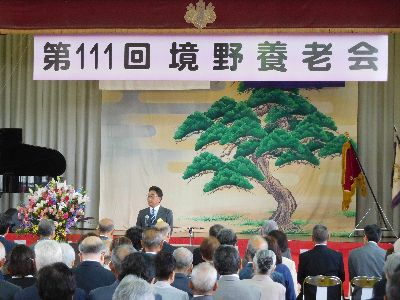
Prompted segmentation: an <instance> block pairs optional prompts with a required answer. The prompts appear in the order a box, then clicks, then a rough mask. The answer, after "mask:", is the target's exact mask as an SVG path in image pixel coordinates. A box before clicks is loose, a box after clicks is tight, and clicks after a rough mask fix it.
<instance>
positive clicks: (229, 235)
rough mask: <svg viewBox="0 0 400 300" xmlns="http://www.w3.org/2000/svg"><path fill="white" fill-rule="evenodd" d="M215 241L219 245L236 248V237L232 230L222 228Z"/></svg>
mask: <svg viewBox="0 0 400 300" xmlns="http://www.w3.org/2000/svg"><path fill="white" fill-rule="evenodd" d="M217 239H218V241H219V242H220V244H221V245H230V246H236V243H237V236H236V233H235V232H234V231H233V230H232V229H228V228H223V229H221V230H220V232H219V233H218V235H217Z"/></svg>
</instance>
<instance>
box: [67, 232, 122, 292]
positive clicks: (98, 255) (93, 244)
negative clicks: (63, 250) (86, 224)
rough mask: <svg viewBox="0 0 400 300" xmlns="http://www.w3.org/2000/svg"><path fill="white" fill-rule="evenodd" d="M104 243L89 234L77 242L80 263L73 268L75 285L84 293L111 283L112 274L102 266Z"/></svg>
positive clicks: (113, 279)
mask: <svg viewBox="0 0 400 300" xmlns="http://www.w3.org/2000/svg"><path fill="white" fill-rule="evenodd" d="M104 250H105V249H104V244H103V241H102V240H101V239H100V238H99V237H97V236H89V237H87V238H85V239H84V240H83V241H82V242H81V243H80V244H79V257H80V260H81V263H80V264H79V265H78V266H77V267H76V268H75V269H74V274H75V278H76V283H77V286H78V287H79V288H81V289H83V290H84V291H85V292H86V293H89V292H90V291H91V290H93V289H95V288H98V287H101V286H107V285H110V284H112V283H113V282H114V281H115V276H114V274H113V273H112V272H111V271H109V270H107V269H105V268H103V262H104Z"/></svg>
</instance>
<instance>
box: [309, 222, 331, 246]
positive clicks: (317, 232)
mask: <svg viewBox="0 0 400 300" xmlns="http://www.w3.org/2000/svg"><path fill="white" fill-rule="evenodd" d="M312 237H313V240H314V242H316V243H324V242H326V241H327V240H328V239H329V231H328V228H327V227H326V226H325V225H322V224H318V225H315V226H314V228H313V231H312Z"/></svg>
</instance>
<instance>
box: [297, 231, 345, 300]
mask: <svg viewBox="0 0 400 300" xmlns="http://www.w3.org/2000/svg"><path fill="white" fill-rule="evenodd" d="M328 238H329V233H328V229H327V228H326V227H325V226H324V225H315V226H314V228H313V242H314V243H315V247H314V248H313V249H311V250H309V251H306V252H304V253H301V254H300V257H299V269H298V272H297V281H298V282H299V283H300V284H301V285H302V288H303V282H304V279H305V278H306V277H307V276H316V275H325V276H337V277H339V278H340V280H341V281H342V282H343V281H344V265H343V256H342V254H341V253H340V252H337V251H334V250H332V249H329V248H328V247H327V245H326V243H327V241H328ZM303 292H304V295H305V299H315V295H316V288H315V287H311V286H309V285H306V286H305V290H304V291H303V290H301V292H300V294H299V296H298V297H297V299H303ZM340 293H341V291H339V290H337V288H336V287H331V288H328V300H329V299H337V298H338V296H337V295H338V294H340Z"/></svg>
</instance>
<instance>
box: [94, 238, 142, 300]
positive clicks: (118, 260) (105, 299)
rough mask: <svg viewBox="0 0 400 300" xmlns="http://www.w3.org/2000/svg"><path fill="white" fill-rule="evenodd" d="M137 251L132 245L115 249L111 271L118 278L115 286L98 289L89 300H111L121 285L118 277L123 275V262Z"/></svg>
mask: <svg viewBox="0 0 400 300" xmlns="http://www.w3.org/2000/svg"><path fill="white" fill-rule="evenodd" d="M135 252H136V250H135V248H133V246H132V245H120V246H117V247H116V248H114V250H113V251H112V254H111V263H110V269H111V271H112V272H113V273H114V275H115V277H116V278H117V279H116V280H115V281H114V283H113V284H111V285H108V286H102V287H98V288H97V289H94V290H92V291H91V292H90V293H89V300H109V299H112V296H113V294H114V292H115V290H116V289H117V286H118V284H119V280H118V277H119V275H120V274H121V273H122V262H123V261H124V259H125V257H127V256H128V255H129V254H131V253H135Z"/></svg>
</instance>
